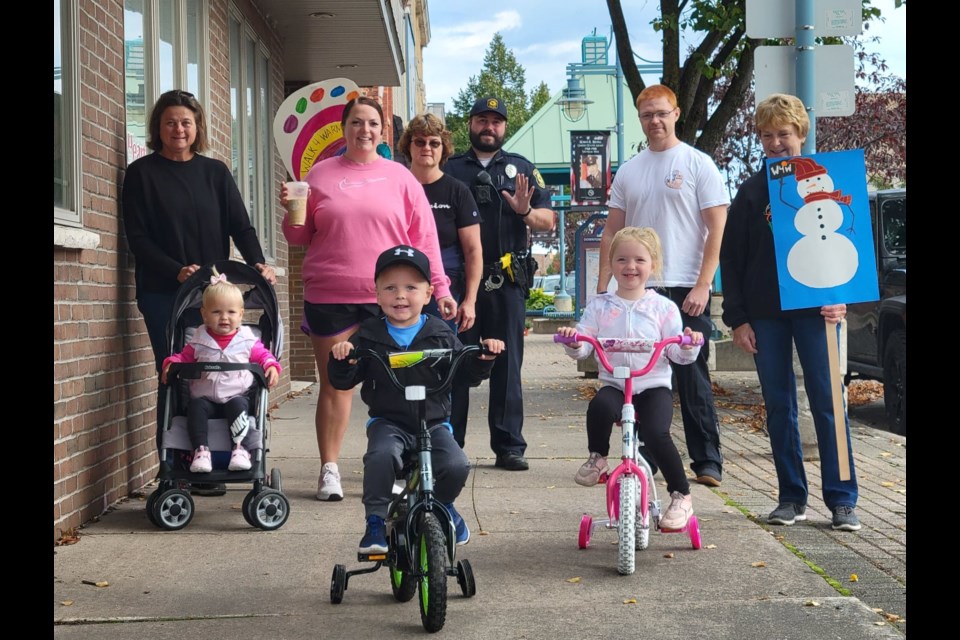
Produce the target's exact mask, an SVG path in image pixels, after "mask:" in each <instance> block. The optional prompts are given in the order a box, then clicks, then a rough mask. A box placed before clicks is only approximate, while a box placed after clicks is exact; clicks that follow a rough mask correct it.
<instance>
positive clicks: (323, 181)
mask: <svg viewBox="0 0 960 640" xmlns="http://www.w3.org/2000/svg"><path fill="white" fill-rule="evenodd" d="M304 180H305V181H306V182H309V183H310V196H309V198H308V199H307V221H306V224H304V225H303V226H302V227H291V226H290V225H289V224H287V220H286V218H284V220H283V235H284V237H286V239H287V241H288V242H290V243H291V244H297V245H307V246H308V247H309V248H308V249H307V255H306V256H305V257H304V259H303V288H304V292H303V296H304V299H305V300H306V301H307V302H311V303H313V304H370V303H376V301H377V296H376V289H375V287H374V282H373V269H374V265H375V264H376V262H377V256H379V255H380V254H381V253H382V252H383V251H386V250H387V249H389V248H390V247H394V246H396V245H398V244H407V245H410V246H413V247H416V248H418V249H420V251H422V252H423V253H425V254H426V256H427V257H428V258H429V259H430V272H431V275H432V276H433V278H432V284H433V286H434V296H435V297H436V298H437V299H438V300H439V299H440V298H444V297H447V296H449V295H450V279H449V278H448V277H447V276H446V275H445V274H444V271H443V263H442V262H441V260H440V243H439V240H438V239H437V227H436V223H435V222H434V217H433V211H432V209H431V208H430V203H429V201H428V200H427V197H426V195H425V194H424V192H423V186H422V185H421V184H420V183H419V182H417V179H416V178H414V177H413V174H412V173H410V171H408V170H407V168H406V167H404V166H403V165H402V164H400V163H398V162H393V161H391V160H386V159H384V158H379V159H377V160H376V161H374V162H371V163H369V164H358V163H356V162H352V161H351V160H347V159H346V158H345V157H343V156H337V157H335V158H328V159H326V160H322V161H320V162H318V163H317V164H315V165H314V166H313V168H312V169H310V171H309V172H307V175H306V177H305V178H304Z"/></svg>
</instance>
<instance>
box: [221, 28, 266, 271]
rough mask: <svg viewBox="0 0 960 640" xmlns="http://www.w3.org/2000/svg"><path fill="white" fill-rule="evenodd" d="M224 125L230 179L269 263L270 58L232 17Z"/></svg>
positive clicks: (253, 36)
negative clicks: (228, 132) (226, 123)
mask: <svg viewBox="0 0 960 640" xmlns="http://www.w3.org/2000/svg"><path fill="white" fill-rule="evenodd" d="M230 119H231V122H230V130H231V145H232V146H231V153H230V158H231V161H232V164H231V169H232V170H233V177H234V179H235V180H236V181H237V186H239V187H240V192H241V193H242V194H243V199H244V202H245V203H246V205H247V211H248V212H249V213H250V221H251V222H252V223H253V226H254V227H255V228H256V230H257V235H258V236H259V238H260V243H261V245H262V246H263V251H264V253H265V254H266V255H267V256H269V257H274V256H275V255H276V230H275V226H276V224H275V221H274V216H273V204H274V199H275V197H274V189H273V182H274V176H273V139H272V137H271V130H272V120H273V110H272V108H271V106H270V58H269V56H268V54H267V50H266V47H265V45H264V44H263V42H261V41H260V40H259V38H257V36H256V34H255V33H254V32H253V30H252V29H251V28H250V26H249V25H248V24H247V23H246V22H245V21H244V20H243V19H242V18H241V17H240V16H239V15H237V14H231V16H230Z"/></svg>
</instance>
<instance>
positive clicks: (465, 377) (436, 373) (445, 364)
mask: <svg viewBox="0 0 960 640" xmlns="http://www.w3.org/2000/svg"><path fill="white" fill-rule="evenodd" d="M351 342H352V343H353V345H354V346H355V347H357V348H358V349H371V350H373V351H376V352H377V353H382V354H387V353H394V352H397V351H421V350H424V349H454V350H455V351H459V350H460V349H462V348H463V345H462V344H461V343H460V340H458V339H457V337H456V336H455V335H454V333H453V331H452V330H451V329H450V327H448V326H447V324H446V323H445V322H443V321H442V320H440V319H439V318H436V317H435V316H430V315H428V316H427V322H426V323H425V324H424V325H423V327H421V329H420V331H419V333H417V335H416V337H414V339H413V342H411V343H410V345H409V346H408V347H406V348H403V347H401V346H400V345H398V344H397V343H396V341H395V340H394V339H393V338H392V337H391V336H390V333H389V332H388V331H387V322H386V320H385V319H384V318H371V319H369V320H365V321H364V322H362V323H361V324H360V329H359V330H358V331H357V333H356V334H354V336H353V338H352V339H351ZM493 363H494V360H480V358H479V357H477V358H473V357H470V356H467V358H466V360H465V361H463V362H462V363H461V364H460V368H459V369H458V370H457V376H456V381H455V383H456V384H462V385H469V386H476V385H478V384H480V382H481V381H483V380H484V379H486V378H488V377H489V376H490V370H491V369H493ZM430 364H431V363H429V362H424V363H422V364H417V365H415V366H412V367H409V368H405V369H394V370H393V372H394V374H395V375H396V376H397V379H398V380H399V381H400V383H401V384H404V385H424V386H426V387H427V388H428V389H429V388H430V387H436V386H438V385H439V384H440V383H441V382H442V381H443V379H444V378H445V377H446V375H447V372H448V371H449V367H450V362H449V361H448V360H443V361H441V362H439V363H436V364H435V365H434V366H430ZM327 371H328V373H329V375H330V384H331V385H333V387H334V388H335V389H340V390H347V389H352V388H353V387H355V386H356V385H357V384H358V383H360V382H362V383H363V386H362V387H361V388H360V397H361V398H363V401H364V403H366V405H367V406H368V407H369V408H370V410H369V415H370V417H371V418H383V419H385V420H388V421H390V422H392V423H393V424H396V425H399V426H402V427H404V428H406V429H407V430H408V431H410V432H411V433H416V432H417V429H418V424H419V423H418V421H419V409H418V407H417V403H416V402H410V401H408V400H407V399H406V398H404V395H403V392H402V391H400V390H399V389H397V388H396V387H395V386H394V385H393V382H391V381H390V379H389V377H388V376H387V373H386V371H384V370H383V367H382V366H381V365H380V364H379V363H377V362H373V361H371V360H370V359H369V358H361V359H360V360H359V362H357V364H350V362H349V360H346V359H344V360H336V359H334V358H332V357H331V358H330V359H329V361H328V362H327ZM449 418H450V393H449V392H447V393H443V394H432V395H428V396H427V424H428V425H429V426H433V425H435V424H439V423H441V422H446V421H447V420H449Z"/></svg>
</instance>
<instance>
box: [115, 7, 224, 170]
mask: <svg viewBox="0 0 960 640" xmlns="http://www.w3.org/2000/svg"><path fill="white" fill-rule="evenodd" d="M205 16H206V2H205V0H124V4H123V30H124V48H123V49H124V51H123V52H124V56H123V60H124V73H125V78H124V87H125V89H124V91H125V94H126V116H127V136H126V137H127V140H126V142H127V162H128V163H130V162H133V161H134V160H136V159H137V158H139V157H141V156H144V155H146V154H147V153H149V152H150V150H149V149H148V148H147V120H148V119H149V117H150V108H151V107H152V106H153V103H154V102H156V100H157V97H158V96H159V95H160V94H161V93H163V92H165V91H169V90H171V89H183V90H184V91H189V92H190V93H192V94H194V95H195V96H197V98H198V99H199V100H200V103H201V104H203V105H204V107H205V108H207V110H208V111H209V107H208V106H207V104H206V101H205V100H203V98H202V96H204V95H205V94H204V90H205V89H206V86H205V83H206V77H205V74H204V68H205V67H204V64H203V52H204V51H205V38H204V34H205V33H206V27H205Z"/></svg>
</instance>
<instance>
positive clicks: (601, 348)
mask: <svg viewBox="0 0 960 640" xmlns="http://www.w3.org/2000/svg"><path fill="white" fill-rule="evenodd" d="M553 341H554V342H556V343H559V344H572V343H574V342H586V343H589V344H591V345H593V348H594V349H595V350H596V352H597V359H598V360H600V364H601V365H602V366H603V368H604V369H606V370H607V371H608V372H609V373H613V365H612V364H610V361H609V360H608V359H607V352H610V353H620V352H629V353H648V352H650V351H653V355H652V356H650V360H649V361H648V362H647V365H646V366H645V367H643V368H642V369H637V370H635V371H634V370H631V371H630V377H631V378H635V377H637V376H643V375H646V374H647V373H649V372H650V370H651V369H652V368H653V366H654V365H655V364H656V363H657V359H658V358H659V357H660V354H661V352H663V350H664V348H665V347H666V346H667V345H670V344H679V345H688V344H702V341H701V342H699V343H695V342H694V341H693V338H692V337H691V336H688V335H679V336H671V337H669V338H664V339H663V340H661V341H659V342H657V341H656V340H650V339H647V338H603V339H602V340H598V339H597V338H594V337H593V336H588V335H584V334H581V333H577V334H574V335H573V336H570V337H567V336H562V335H559V334H557V335H555V336H553Z"/></svg>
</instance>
